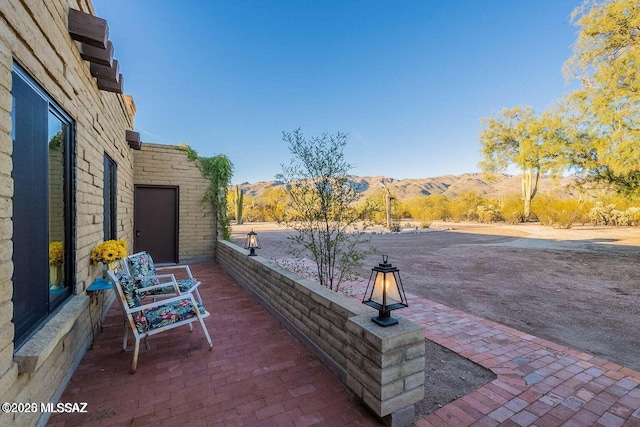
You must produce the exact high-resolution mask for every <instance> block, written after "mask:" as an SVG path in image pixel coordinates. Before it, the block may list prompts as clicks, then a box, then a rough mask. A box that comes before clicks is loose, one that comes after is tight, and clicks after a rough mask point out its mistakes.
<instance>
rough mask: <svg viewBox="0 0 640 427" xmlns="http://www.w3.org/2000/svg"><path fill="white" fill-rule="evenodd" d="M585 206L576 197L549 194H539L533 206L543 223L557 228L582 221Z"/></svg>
mask: <svg viewBox="0 0 640 427" xmlns="http://www.w3.org/2000/svg"><path fill="white" fill-rule="evenodd" d="M584 208H585V207H584V205H583V203H580V201H578V200H576V199H569V198H567V199H557V198H552V197H547V196H538V197H537V198H536V199H535V200H534V201H533V206H532V209H533V210H534V211H535V214H536V216H537V217H538V220H539V221H540V223H541V224H543V225H550V226H554V227H557V228H571V226H572V225H573V224H576V223H578V222H581V218H582V217H583V210H584Z"/></svg>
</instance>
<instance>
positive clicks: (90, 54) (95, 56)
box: [80, 40, 113, 67]
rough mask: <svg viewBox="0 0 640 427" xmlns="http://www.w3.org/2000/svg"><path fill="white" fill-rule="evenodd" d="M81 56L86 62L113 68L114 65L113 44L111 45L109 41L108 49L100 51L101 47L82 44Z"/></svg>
mask: <svg viewBox="0 0 640 427" xmlns="http://www.w3.org/2000/svg"><path fill="white" fill-rule="evenodd" d="M80 56H81V57H82V59H84V60H85V61H89V62H91V63H94V64H98V65H104V66H105V67H111V66H112V65H113V43H111V41H110V40H109V41H107V48H106V49H100V48H99V47H95V46H91V45H90V44H86V43H80Z"/></svg>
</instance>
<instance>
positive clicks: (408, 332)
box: [347, 313, 424, 425]
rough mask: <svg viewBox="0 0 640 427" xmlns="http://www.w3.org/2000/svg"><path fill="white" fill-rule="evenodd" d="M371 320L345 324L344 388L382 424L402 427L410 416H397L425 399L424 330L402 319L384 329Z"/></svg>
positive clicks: (354, 319)
mask: <svg viewBox="0 0 640 427" xmlns="http://www.w3.org/2000/svg"><path fill="white" fill-rule="evenodd" d="M371 317H372V314H371V313H368V314H361V315H359V316H354V317H351V318H350V319H349V320H348V322H347V332H348V347H349V349H348V352H347V355H348V363H347V386H348V387H349V388H350V389H351V390H352V391H353V392H354V393H356V394H357V395H358V397H360V398H361V399H362V400H363V401H364V402H365V403H366V404H367V406H369V407H370V408H371V409H372V410H373V411H374V412H375V413H376V414H377V415H378V416H379V417H381V418H383V419H385V420H386V421H385V422H391V420H394V419H395V421H393V422H392V423H393V424H395V425H403V424H404V422H398V421H399V418H400V419H408V418H409V417H406V416H399V415H400V414H404V415H406V414H407V413H409V412H412V410H413V409H411V410H410V409H408V408H413V405H414V404H415V403H416V402H419V401H420V400H422V399H423V398H424V374H423V372H424V328H423V327H422V326H419V325H417V324H415V323H413V322H411V321H409V320H407V319H403V318H398V324H397V325H395V326H390V327H386V328H383V327H380V326H378V325H376V324H375V323H373V322H372V321H371ZM420 346H422V350H421V351H420V350H419V347H420ZM394 414H396V415H398V416H394ZM409 424H410V423H409ZM407 425H408V424H407Z"/></svg>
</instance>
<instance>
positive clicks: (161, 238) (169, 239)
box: [134, 185, 179, 263]
mask: <svg viewBox="0 0 640 427" xmlns="http://www.w3.org/2000/svg"><path fill="white" fill-rule="evenodd" d="M134 211H135V218H134V229H135V237H134V250H135V252H140V251H146V252H148V253H149V254H150V255H151V257H152V258H153V261H154V262H156V263H160V262H175V263H177V262H178V261H179V260H178V187H169V186H148V185H136V186H135V206H134Z"/></svg>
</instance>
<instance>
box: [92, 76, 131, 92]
mask: <svg viewBox="0 0 640 427" xmlns="http://www.w3.org/2000/svg"><path fill="white" fill-rule="evenodd" d="M96 83H97V84H98V89H100V90H104V91H107V92H114V93H122V88H123V87H124V77H122V74H120V75H118V81H117V82H115V83H114V82H112V81H110V80H103V79H97V80H96Z"/></svg>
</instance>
